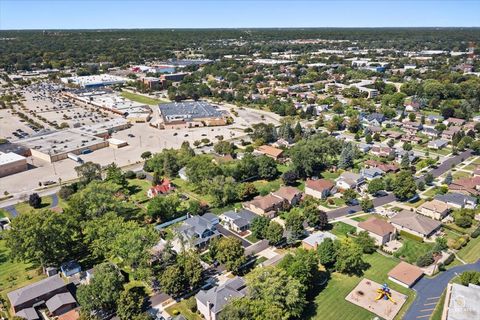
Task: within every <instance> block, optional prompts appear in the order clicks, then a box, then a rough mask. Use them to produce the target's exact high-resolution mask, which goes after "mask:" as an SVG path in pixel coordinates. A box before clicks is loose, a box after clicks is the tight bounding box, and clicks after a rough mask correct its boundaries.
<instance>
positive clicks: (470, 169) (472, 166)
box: [462, 164, 478, 171]
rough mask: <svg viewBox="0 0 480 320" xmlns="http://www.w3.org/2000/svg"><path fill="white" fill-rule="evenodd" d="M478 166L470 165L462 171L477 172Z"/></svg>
mask: <svg viewBox="0 0 480 320" xmlns="http://www.w3.org/2000/svg"><path fill="white" fill-rule="evenodd" d="M477 166H478V165H476V164H469V165H467V166H465V167H463V168H462V169H463V170H469V171H473V170H475V169H476V168H477Z"/></svg>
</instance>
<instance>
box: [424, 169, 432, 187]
mask: <svg viewBox="0 0 480 320" xmlns="http://www.w3.org/2000/svg"><path fill="white" fill-rule="evenodd" d="M424 180H425V184H426V185H428V186H431V185H432V183H433V180H434V178H433V175H432V174H431V173H430V172H429V173H427V174H426V175H425V177H424Z"/></svg>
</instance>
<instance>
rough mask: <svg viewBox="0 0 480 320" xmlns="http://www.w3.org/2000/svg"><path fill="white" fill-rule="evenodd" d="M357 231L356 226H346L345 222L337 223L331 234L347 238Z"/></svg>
mask: <svg viewBox="0 0 480 320" xmlns="http://www.w3.org/2000/svg"><path fill="white" fill-rule="evenodd" d="M355 231H357V229H356V228H355V227H354V226H351V225H349V224H346V223H345V222H335V223H334V224H333V228H332V230H330V232H331V233H333V234H334V235H336V236H337V237H345V236H346V235H347V234H349V233H353V232H355Z"/></svg>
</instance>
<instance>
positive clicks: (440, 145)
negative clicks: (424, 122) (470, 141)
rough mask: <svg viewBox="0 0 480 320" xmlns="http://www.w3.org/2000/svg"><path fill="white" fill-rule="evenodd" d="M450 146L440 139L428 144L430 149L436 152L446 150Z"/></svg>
mask: <svg viewBox="0 0 480 320" xmlns="http://www.w3.org/2000/svg"><path fill="white" fill-rule="evenodd" d="M447 145H448V141H446V140H442V139H438V140H433V141H430V142H429V143H428V147H429V148H430V149H435V150H440V149H443V148H445V147H446V146H447Z"/></svg>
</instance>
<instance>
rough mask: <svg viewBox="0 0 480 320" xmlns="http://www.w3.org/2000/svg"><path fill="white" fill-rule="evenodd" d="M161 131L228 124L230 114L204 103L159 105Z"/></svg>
mask: <svg viewBox="0 0 480 320" xmlns="http://www.w3.org/2000/svg"><path fill="white" fill-rule="evenodd" d="M159 110H160V115H161V118H162V123H161V124H160V128H161V129H181V128H192V127H203V126H222V125H226V124H227V117H228V114H227V113H226V112H222V111H219V110H218V109H217V107H215V106H213V105H211V104H210V103H208V102H204V101H185V102H172V103H164V104H161V105H159Z"/></svg>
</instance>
